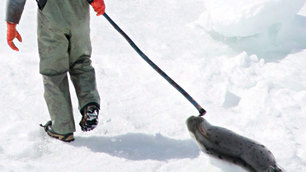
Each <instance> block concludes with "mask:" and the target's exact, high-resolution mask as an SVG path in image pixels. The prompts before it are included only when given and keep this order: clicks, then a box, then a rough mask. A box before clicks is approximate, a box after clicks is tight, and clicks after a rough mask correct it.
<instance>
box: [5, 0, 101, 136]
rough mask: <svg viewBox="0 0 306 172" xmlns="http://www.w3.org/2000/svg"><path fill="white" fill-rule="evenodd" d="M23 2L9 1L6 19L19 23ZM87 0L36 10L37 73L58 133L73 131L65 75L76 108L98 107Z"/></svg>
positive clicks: (51, 2)
mask: <svg viewBox="0 0 306 172" xmlns="http://www.w3.org/2000/svg"><path fill="white" fill-rule="evenodd" d="M25 1H26V0H8V4H7V15H6V20H7V21H8V22H12V23H19V21H20V18H21V14H22V11H23V8H24V5H25ZM89 20H90V19H89V4H88V2H87V0H48V1H47V3H46V5H45V7H44V8H43V9H42V10H40V9H38V24H37V26H38V29H37V34H38V46H39V56H40V73H41V74H42V76H43V83H44V98H45V100H46V103H47V106H48V110H49V113H50V117H51V120H52V129H53V130H54V131H55V132H57V133H59V134H67V133H72V132H74V131H75V124H74V118H73V114H72V105H71V98H70V92H69V86H68V78H67V72H68V73H69V74H70V78H71V80H72V83H73V85H74V88H75V91H76V94H77V97H78V102H79V109H80V111H82V109H83V108H84V107H86V105H88V104H95V105H97V106H98V107H99V104H100V98H99V94H98V91H97V87H96V79H95V71H94V68H93V67H92V65H91V60H90V56H91V42H90V35H89V32H90V28H89Z"/></svg>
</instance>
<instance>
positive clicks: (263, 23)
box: [0, 0, 306, 172]
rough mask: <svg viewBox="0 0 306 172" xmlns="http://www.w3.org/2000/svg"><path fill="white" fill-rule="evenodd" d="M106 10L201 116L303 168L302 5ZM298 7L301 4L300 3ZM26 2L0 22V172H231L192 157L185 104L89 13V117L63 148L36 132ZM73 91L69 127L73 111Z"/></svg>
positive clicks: (153, 3)
mask: <svg viewBox="0 0 306 172" xmlns="http://www.w3.org/2000/svg"><path fill="white" fill-rule="evenodd" d="M106 5H107V13H108V14H109V16H110V17H112V18H113V20H114V21H115V22H117V23H118V25H119V26H120V27H122V29H123V30H124V31H125V32H126V33H127V34H128V35H129V36H130V37H131V38H132V39H133V40H134V41H135V42H136V44H137V45H139V47H140V48H141V49H142V50H143V51H144V52H145V53H146V54H147V55H148V56H149V57H150V58H151V59H152V60H153V61H154V62H156V63H157V65H159V66H160V67H161V68H162V69H163V70H164V71H165V72H166V73H167V74H169V75H170V76H171V77H172V78H173V79H174V80H175V81H177V82H178V83H179V84H180V85H181V86H182V87H183V88H184V89H186V91H187V92H188V93H190V94H191V95H192V96H193V97H194V98H195V99H196V100H197V101H198V102H199V103H200V104H201V105H203V106H204V108H205V109H206V110H207V111H208V114H207V116H206V117H205V118H206V119H207V120H208V121H209V122H210V123H212V124H214V125H218V126H222V127H226V128H228V129H231V130H233V131H235V132H237V133H239V134H241V135H243V136H246V137H249V138H252V139H254V140H257V141H258V142H260V143H262V144H264V145H265V146H267V147H268V148H269V149H270V150H271V151H272V152H273V154H274V156H275V157H276V160H277V162H278V164H279V165H280V166H281V167H282V168H284V169H285V170H286V171H289V172H291V171H292V172H293V171H299V172H302V171H306V137H305V133H306V125H305V121H306V116H305V114H306V77H305V76H306V69H305V64H306V59H305V56H306V29H305V28H306V17H305V16H306V6H305V0H294V1H292V0H257V1H251V0H245V1H233V0H231V1H230V0H214V1H212V0H189V1H181V0H179V1H178V0H167V1H162V0H146V1H143V0H137V1H131V0H125V1H118V0H114V1H106ZM303 5H304V6H303ZM0 6H1V8H2V10H3V11H1V13H0V19H2V21H4V17H5V1H0ZM34 6H35V1H28V2H27V4H26V8H25V11H24V15H23V18H22V20H21V22H20V25H19V26H18V30H19V31H20V34H21V35H22V37H23V43H22V44H20V43H17V42H16V41H15V42H16V45H17V46H18V47H19V48H20V52H14V51H12V50H10V49H9V47H8V46H7V44H6V39H5V37H6V35H5V33H6V29H5V27H6V26H5V24H4V22H3V23H2V25H1V26H0V31H1V36H0V57H1V64H0V72H1V82H0V88H1V92H0V98H1V99H0V102H1V103H0V109H1V117H2V118H1V120H0V126H1V130H0V135H1V138H0V171H59V172H60V171H114V172H117V171H118V172H121V171H158V172H169V171H175V172H180V171H182V172H185V171H190V172H191V171H192V172H198V171H209V172H222V171H224V172H239V171H241V172H242V171H245V170H244V169H242V168H240V167H238V166H236V165H233V164H229V163H226V162H223V161H220V160H217V159H213V158H211V157H209V156H207V155H206V154H204V153H202V152H201V151H200V149H199V148H198V146H197V145H196V144H195V142H194V141H193V140H192V139H191V137H190V136H189V133H188V131H187V128H186V125H185V120H186V119H187V118H188V117H189V116H191V115H197V111H196V110H195V109H194V107H193V106H192V105H191V104H190V103H189V102H188V101H187V100H186V99H185V98H184V97H183V96H182V95H180V93H178V92H177V91H176V90H175V89H173V88H171V86H170V85H169V84H168V83H167V82H166V81H164V79H163V78H161V77H160V76H159V75H158V74H157V73H156V72H155V71H154V70H152V69H151V68H150V66H148V65H147V64H146V63H145V62H144V61H143V60H142V59H141V58H140V57H139V56H138V54H136V53H135V52H134V50H133V49H132V48H131V47H130V46H129V45H128V44H127V43H126V42H125V40H124V39H123V38H122V37H121V36H120V35H119V34H118V33H117V32H116V31H115V30H114V29H113V28H112V27H111V26H110V24H108V23H107V21H106V20H105V19H104V18H103V17H96V16H95V14H94V13H92V18H91V37H92V45H93V55H92V57H93V65H94V67H95V68H96V73H97V82H98V88H99V91H100V93H101V97H102V102H101V103H102V110H101V123H100V125H99V126H98V128H97V129H96V130H94V131H92V132H89V133H83V132H81V130H80V129H79V128H77V131H76V133H75V137H76V140H75V142H73V143H69V144H67V143H62V142H59V141H57V140H54V139H52V138H49V137H48V136H46V134H45V133H44V131H43V130H42V129H41V128H40V127H39V124H40V123H44V122H46V121H47V120H49V115H48V112H47V107H46V105H45V102H44V99H43V87H42V78H41V76H40V74H39V72H38V63H39V57H38V53H37V42H36V7H35V8H34ZM72 90H73V88H72V87H71V93H72V98H73V104H74V113H75V121H76V124H77V123H78V121H79V120H80V118H81V116H80V115H79V113H78V109H77V100H76V96H75V93H74V91H72Z"/></svg>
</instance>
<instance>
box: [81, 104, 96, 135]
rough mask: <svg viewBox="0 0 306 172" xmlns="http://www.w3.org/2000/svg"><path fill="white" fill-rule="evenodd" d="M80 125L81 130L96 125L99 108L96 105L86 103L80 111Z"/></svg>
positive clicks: (88, 129) (92, 127)
mask: <svg viewBox="0 0 306 172" xmlns="http://www.w3.org/2000/svg"><path fill="white" fill-rule="evenodd" d="M82 116H83V117H82V119H81V121H80V126H81V129H82V131H90V130H93V129H94V128H96V126H97V125H98V116H99V108H98V107H97V106H96V105H88V106H87V107H85V108H84V110H83V113H82Z"/></svg>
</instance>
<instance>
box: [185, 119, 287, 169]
mask: <svg viewBox="0 0 306 172" xmlns="http://www.w3.org/2000/svg"><path fill="white" fill-rule="evenodd" d="M186 124H187V127H188V130H189V131H190V134H191V136H192V137H194V138H195V140H196V142H197V143H198V145H199V146H200V148H201V149H202V151H203V152H206V153H208V154H210V155H213V156H214V157H217V158H220V159H224V160H227V161H229V162H233V163H235V164H238V165H240V166H242V167H244V168H245V169H247V170H249V171H251V172H283V170H282V169H280V168H279V167H278V166H277V164H276V161H275V158H274V156H273V154H272V153H271V151H269V150H268V149H267V148H266V147H265V146H264V145H262V144H259V143H257V142H255V141H253V140H251V139H249V138H246V137H243V136H240V135H238V134H236V133H234V132H232V131H230V130H228V129H225V128H222V127H217V126H213V125H211V124H210V123H209V122H207V120H205V119H204V118H202V117H195V116H191V117H189V118H188V119H187V121H186Z"/></svg>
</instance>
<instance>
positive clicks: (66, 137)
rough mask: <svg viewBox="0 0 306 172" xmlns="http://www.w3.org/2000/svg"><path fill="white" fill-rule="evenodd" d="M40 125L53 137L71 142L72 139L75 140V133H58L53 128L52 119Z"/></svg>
mask: <svg viewBox="0 0 306 172" xmlns="http://www.w3.org/2000/svg"><path fill="white" fill-rule="evenodd" d="M40 126H41V127H43V128H44V129H45V131H46V133H47V134H48V135H49V136H51V137H53V138H56V139H58V140H61V141H64V142H71V141H73V140H74V137H73V133H68V134H59V133H56V132H55V131H54V130H53V129H52V122H51V121H48V122H47V123H46V124H45V125H42V124H40Z"/></svg>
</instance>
